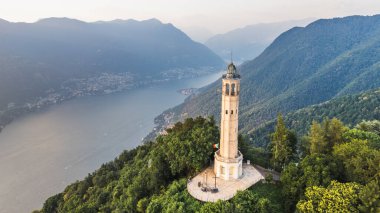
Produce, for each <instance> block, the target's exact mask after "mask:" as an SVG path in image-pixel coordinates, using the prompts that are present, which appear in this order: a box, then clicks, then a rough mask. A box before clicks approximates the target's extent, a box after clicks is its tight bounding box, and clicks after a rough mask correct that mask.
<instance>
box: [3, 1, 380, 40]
mask: <svg viewBox="0 0 380 213" xmlns="http://www.w3.org/2000/svg"><path fill="white" fill-rule="evenodd" d="M0 3H1V5H2V7H1V8H0V14H1V15H0V16H1V17H0V18H2V19H5V20H7V21H10V22H28V23H30V22H36V21H37V20H39V19H43V18H49V17H68V18H73V19H78V20H82V21H86V22H94V21H99V20H101V21H110V20H115V19H135V20H146V19H150V18H157V19H159V20H160V21H162V22H164V23H172V24H174V25H175V26H176V27H178V28H180V29H181V30H183V31H184V32H185V33H187V34H189V35H190V36H192V37H207V36H211V35H215V34H220V33H225V32H228V31H230V30H233V29H236V28H241V27H244V26H247V25H252V24H258V23H272V22H282V21H289V20H300V19H307V18H316V19H320V18H333V17H343V16H350V15H374V14H377V13H380V1H373V0H362V1H356V0H306V1H305V0H284V1H281V2H278V1H276V0H266V1H262V0H261V1H259V0H235V1H231V0H209V1H200V0H180V1H170V0H157V1H149V0H141V1H133V0H113V1H104V0H92V1H74V0H65V1H63V0H56V1H49V0H35V1H25V0H14V1H5V0H0ZM41 5H43V6H41Z"/></svg>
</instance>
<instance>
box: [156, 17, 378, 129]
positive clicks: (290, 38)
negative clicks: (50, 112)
mask: <svg viewBox="0 0 380 213" xmlns="http://www.w3.org/2000/svg"><path fill="white" fill-rule="evenodd" d="M238 70H239V72H240V73H241V76H242V78H241V93H240V95H241V97H240V121H239V122H240V130H241V131H242V132H245V133H247V132H250V131H252V130H254V129H255V128H257V127H258V126H260V125H261V124H263V123H265V122H267V121H270V120H272V119H274V118H275V116H276V114H277V113H279V112H282V113H283V114H286V113H287V112H290V111H293V110H297V109H301V108H304V107H306V106H309V105H313V104H318V103H322V102H325V101H328V100H330V99H332V98H335V97H340V96H343V95H348V94H355V93H359V92H361V91H366V90H370V89H374V88H377V87H380V15H376V16H351V17H345V18H334V19H328V20H326V19H322V20H318V21H315V22H313V23H311V24H309V25H308V26H307V27H296V28H292V29H291V30H289V31H286V32H284V33H283V34H281V35H280V36H279V37H278V38H276V39H275V41H274V42H273V43H272V44H271V45H270V46H269V47H268V48H266V50H265V51H264V52H263V53H262V54H260V56H258V57H257V58H255V59H254V60H252V61H249V62H247V63H244V64H242V65H241V66H240V67H238ZM220 88H221V83H220V80H219V81H216V82H215V83H213V84H211V85H209V86H207V87H205V88H203V89H201V90H200V91H199V93H198V94H195V95H193V96H190V97H189V98H188V99H187V100H186V101H185V103H183V104H182V105H180V106H177V107H175V108H173V109H171V110H168V111H166V112H165V113H164V114H163V115H162V116H160V117H158V118H157V121H160V122H161V123H162V122H163V120H164V119H162V118H163V116H164V115H165V116H166V121H167V120H172V121H176V120H181V119H183V118H185V117H194V116H197V115H214V116H215V117H216V118H219V117H220V115H219V114H220ZM168 118H171V119H168Z"/></svg>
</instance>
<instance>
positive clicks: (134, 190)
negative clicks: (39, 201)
mask: <svg viewBox="0 0 380 213" xmlns="http://www.w3.org/2000/svg"><path fill="white" fill-rule="evenodd" d="M167 132H168V134H167V135H162V136H159V137H158V138H157V139H156V140H155V141H154V142H149V143H146V144H144V145H141V146H139V147H137V148H135V149H133V150H130V151H124V152H123V153H122V154H121V155H120V156H119V157H118V158H117V159H115V160H114V161H112V162H109V163H106V164H104V165H103V166H102V167H101V168H100V169H98V170H97V171H95V172H94V173H92V174H89V175H88V176H87V177H86V178H85V179H84V180H82V181H78V182H76V183H73V184H71V185H69V186H68V187H67V188H66V189H65V190H64V191H63V192H62V193H59V194H57V195H55V196H52V197H50V198H49V199H47V200H46V201H45V203H44V205H43V208H42V209H41V210H39V211H36V212H49V213H50V212H210V213H211V212H268V213H269V212H293V211H294V210H295V209H298V211H299V212H326V211H328V212H329V211H330V212H335V211H336V210H339V211H340V212H376V211H379V210H380V198H379V195H380V188H379V179H380V122H379V121H367V122H361V123H359V124H358V125H357V126H355V128H352V129H350V128H348V127H346V126H344V124H343V123H342V122H341V121H339V120H338V119H335V118H334V119H331V120H330V119H325V120H324V121H323V122H321V123H318V122H316V121H315V122H313V124H312V125H311V126H310V128H309V131H308V134H307V135H305V136H304V137H303V138H302V139H300V138H297V137H295V134H294V133H293V132H292V131H291V130H289V129H288V128H287V127H286V126H285V123H284V122H283V119H282V117H281V116H279V118H278V122H277V125H276V128H275V131H274V132H273V133H272V137H271V146H270V150H271V152H269V153H265V154H263V152H260V151H259V150H258V148H255V147H252V146H251V145H250V144H249V142H248V141H247V140H245V137H239V149H240V150H241V151H242V153H243V155H244V156H245V159H251V160H253V161H254V162H256V163H257V164H259V165H263V164H262V162H270V164H271V165H270V166H271V167H272V168H275V169H276V170H278V171H282V174H281V181H280V182H277V183H276V182H273V181H272V180H271V178H270V177H267V179H266V181H265V182H261V183H258V184H256V185H254V186H253V187H251V188H249V189H248V190H245V191H241V192H238V193H237V195H236V196H235V197H234V198H233V199H231V200H229V201H218V202H216V203H203V202H200V201H197V200H196V199H194V198H192V197H191V196H190V195H189V193H188V192H187V190H186V183H187V178H190V177H192V176H193V175H194V174H196V173H197V172H199V171H201V170H202V169H203V168H205V167H207V166H208V165H209V164H210V160H211V159H212V157H213V152H214V150H213V146H212V145H213V144H214V143H217V142H218V141H219V138H218V137H219V131H218V127H217V126H216V125H215V121H214V119H213V118H212V117H211V118H208V119H205V118H201V117H197V118H195V119H192V118H189V119H186V120H185V121H184V122H183V123H177V124H176V125H175V126H174V127H173V128H171V129H168V130H167ZM263 166H265V165H263Z"/></svg>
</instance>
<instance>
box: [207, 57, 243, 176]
mask: <svg viewBox="0 0 380 213" xmlns="http://www.w3.org/2000/svg"><path fill="white" fill-rule="evenodd" d="M222 88H223V89H222V107H221V108H222V111H221V123H220V149H219V150H218V151H216V152H215V161H214V172H215V174H216V177H220V178H223V179H224V180H230V179H238V178H239V177H240V176H241V175H242V173H243V169H242V163H243V155H242V154H241V153H240V152H239V150H238V120H239V119H238V118H239V92H240V75H239V74H238V73H237V71H236V67H235V65H234V64H233V63H232V62H231V64H229V65H228V68H227V74H224V75H223V77H222Z"/></svg>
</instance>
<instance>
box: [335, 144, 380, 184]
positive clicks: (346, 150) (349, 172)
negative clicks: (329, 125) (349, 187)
mask: <svg viewBox="0 0 380 213" xmlns="http://www.w3.org/2000/svg"><path fill="white" fill-rule="evenodd" d="M333 155H334V158H336V159H338V160H340V161H341V162H343V165H344V174H345V180H346V181H354V182H358V183H361V184H366V183H368V182H369V181H370V180H371V179H372V178H373V177H374V176H375V175H376V174H377V173H378V172H380V151H379V150H375V149H372V148H371V147H369V146H368V141H366V140H359V139H353V140H352V141H351V142H348V143H344V144H340V145H337V146H335V147H334V152H333Z"/></svg>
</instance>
